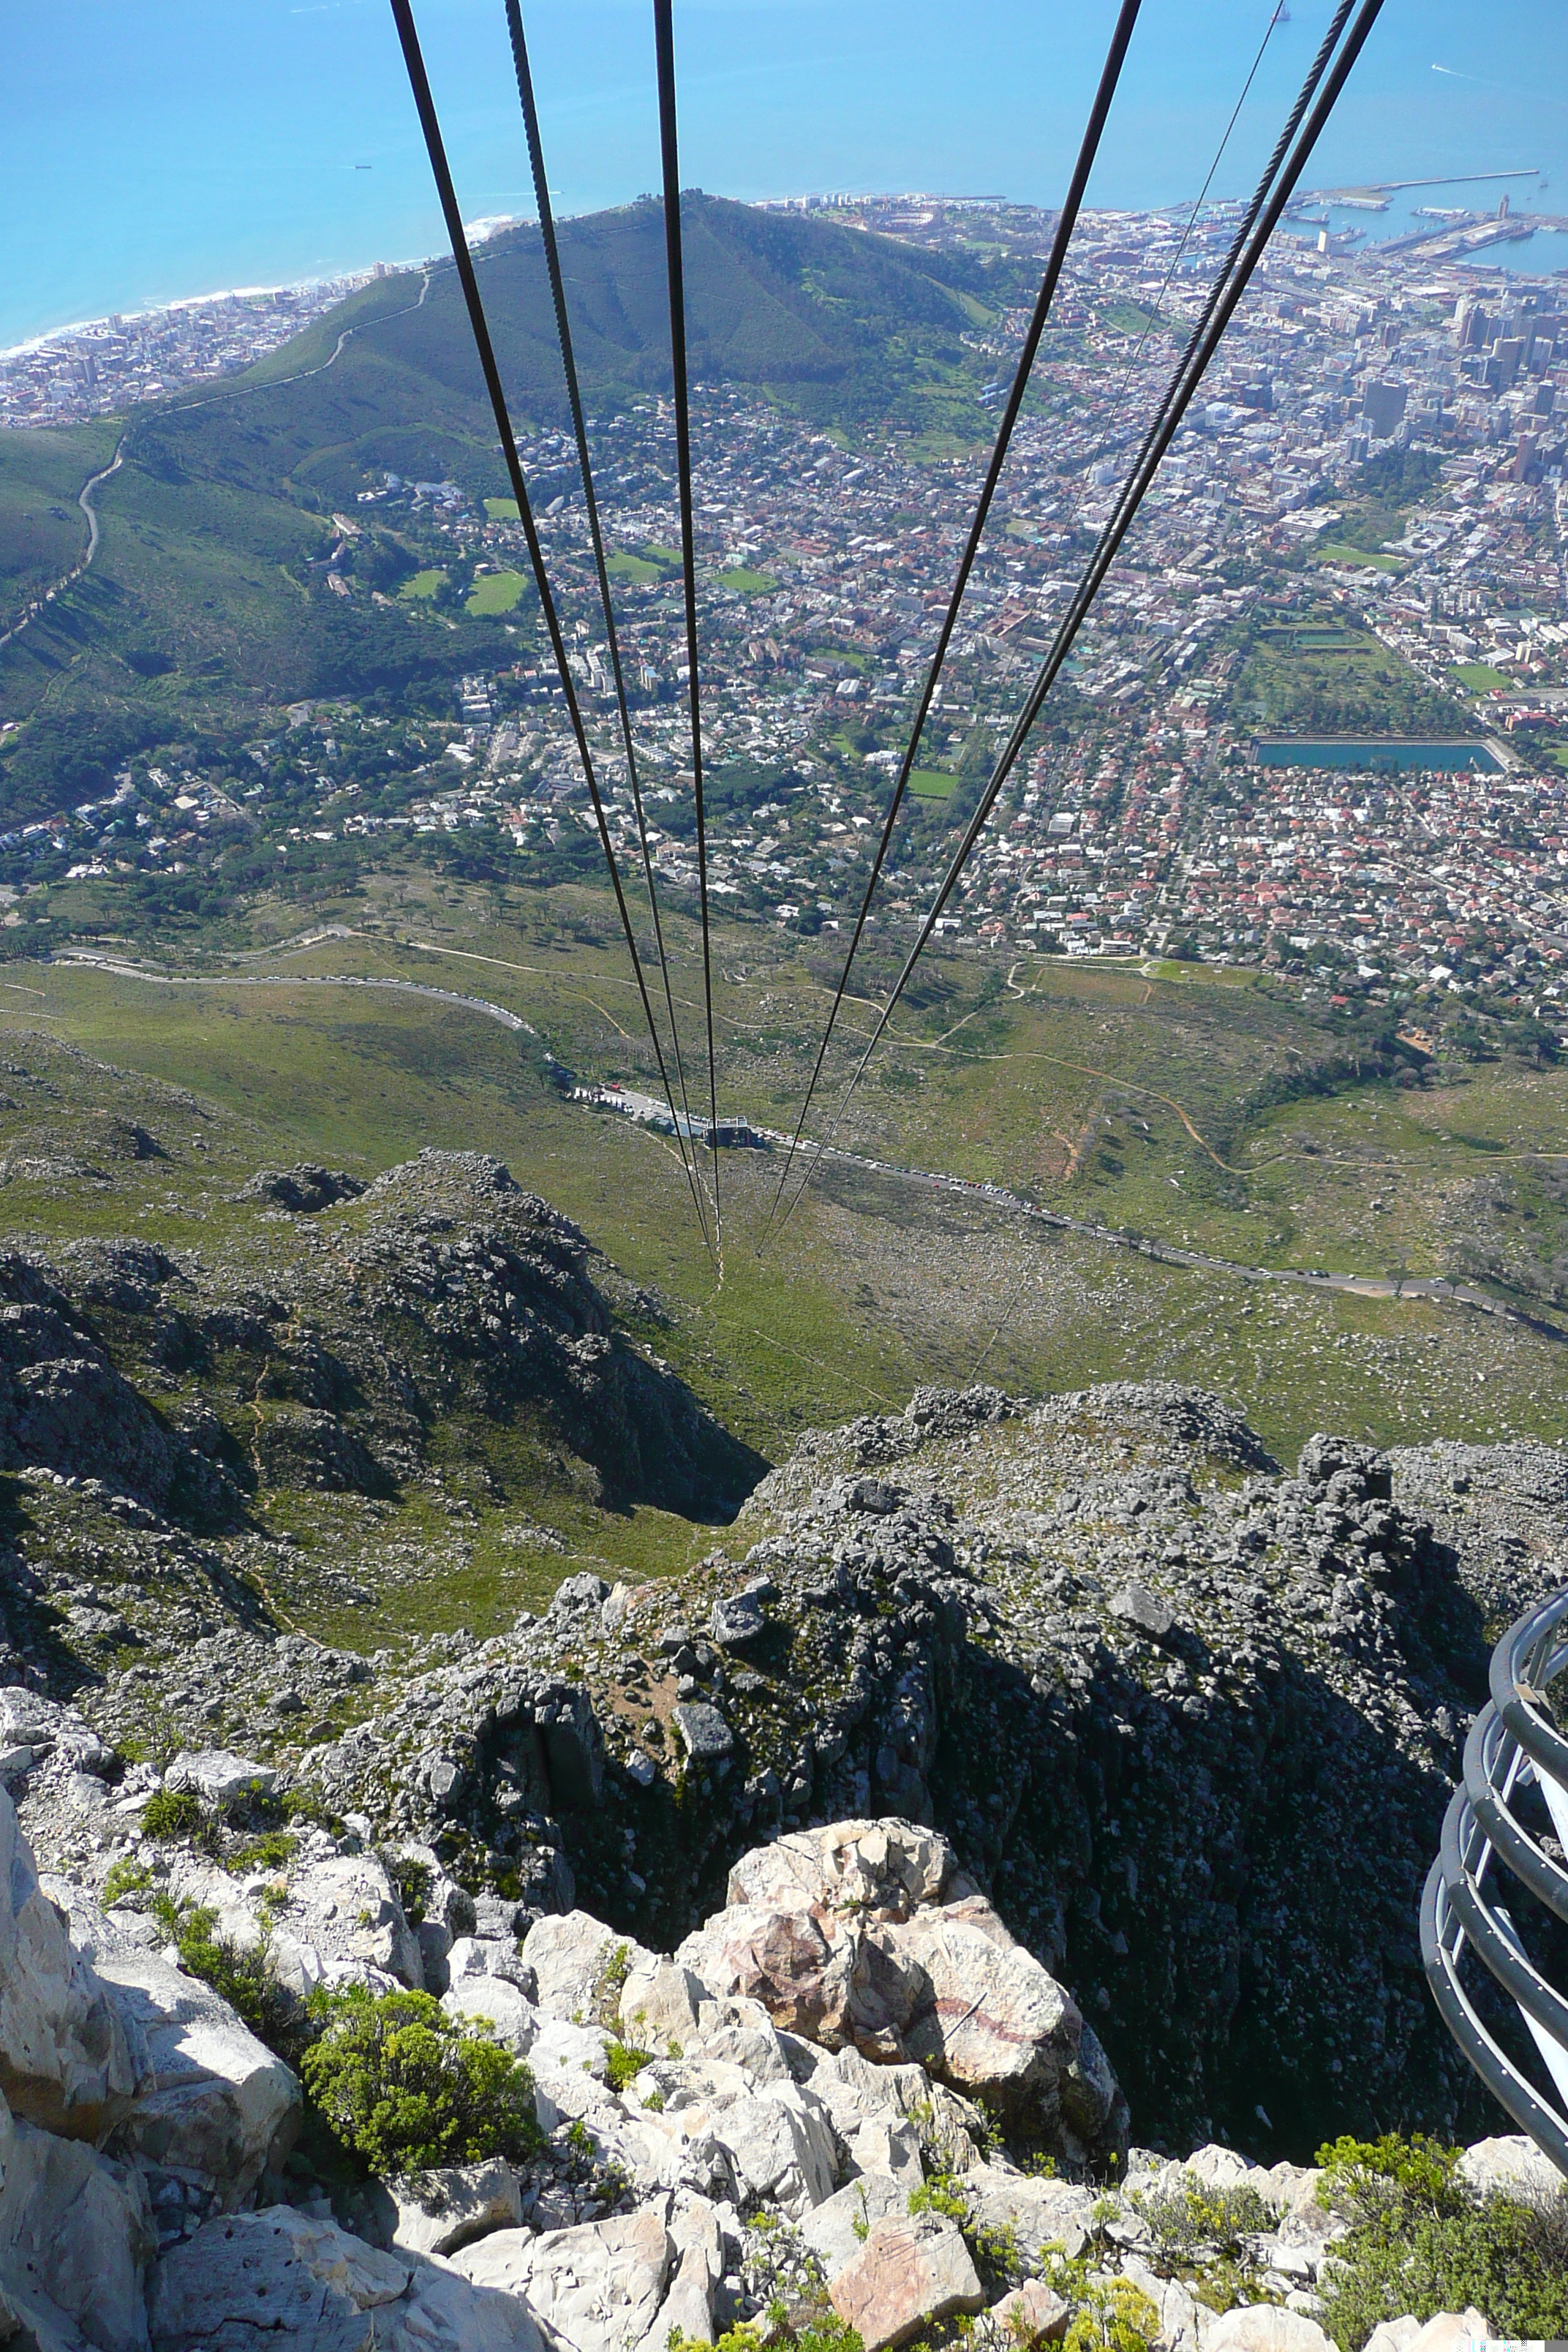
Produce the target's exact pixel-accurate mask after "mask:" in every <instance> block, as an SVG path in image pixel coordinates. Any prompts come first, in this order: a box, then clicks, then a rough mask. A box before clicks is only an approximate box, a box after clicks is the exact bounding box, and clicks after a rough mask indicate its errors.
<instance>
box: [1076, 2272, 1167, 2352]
mask: <svg viewBox="0 0 1568 2352" xmlns="http://www.w3.org/2000/svg"><path fill="white" fill-rule="evenodd" d="M1159 2333H1160V2315H1159V2313H1158V2312H1157V2311H1156V2310H1155V2308H1154V2305H1153V2304H1152V2302H1151V2301H1150V2299H1149V2297H1148V2296H1147V2295H1146V2294H1144V2292H1143V2290H1142V2287H1140V2286H1134V2285H1133V2284H1132V2282H1131V2279H1124V2278H1116V2279H1110V2280H1108V2281H1107V2282H1106V2283H1105V2284H1103V2285H1101V2284H1093V2285H1091V2286H1090V2287H1089V2293H1088V2294H1087V2296H1086V2297H1085V2299H1084V2301H1083V2302H1082V2303H1081V2304H1080V2305H1079V2308H1078V2310H1077V2311H1076V2312H1075V2313H1074V2315H1073V2320H1072V2325H1071V2326H1070V2327H1069V2328H1068V2332H1067V2335H1066V2336H1065V2337H1064V2339H1063V2343H1064V2347H1065V2352H1149V2347H1150V2346H1151V2345H1152V2343H1153V2341H1154V2338H1155V2336H1158V2334H1159Z"/></svg>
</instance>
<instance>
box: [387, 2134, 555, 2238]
mask: <svg viewBox="0 0 1568 2352" xmlns="http://www.w3.org/2000/svg"><path fill="white" fill-rule="evenodd" d="M387 2186H388V2189H389V2190H390V2193H391V2195H392V2198H393V2201H394V2202H395V2205H396V2207H397V2226H396V2228H395V2230H394V2231H393V2233H392V2242H393V2247H394V2249H395V2252H398V2253H404V2254H449V2253H453V2252H456V2250H457V2249H458V2247H459V2246H467V2245H469V2244H471V2243H472V2242H473V2241H474V2240H475V2239H476V2238H485V2237H488V2236H489V2233H490V2231H492V2230H514V2229H516V2228H517V2227H518V2225H519V2224H520V2223H521V2220H522V2198H521V2192H520V2191H519V2189H518V2185H517V2176H516V2174H515V2173H514V2172H513V2171H512V2168H511V2167H510V2164H504V2163H502V2161H501V2159H500V2158H499V2157H493V2158H491V2159H490V2161H489V2163H488V2164H454V2165H443V2166H442V2167H441V2168H439V2169H437V2170H436V2171H432V2172H425V2173H421V2174H420V2175H419V2176H418V2178H417V2179H415V2180H395V2181H389V2182H388V2184H387Z"/></svg>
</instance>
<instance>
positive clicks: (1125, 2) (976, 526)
mask: <svg viewBox="0 0 1568 2352" xmlns="http://www.w3.org/2000/svg"><path fill="white" fill-rule="evenodd" d="M1140 5H1141V0H1122V5H1121V13H1120V14H1119V16H1117V19H1116V26H1115V29H1114V31H1113V32H1112V34H1111V37H1110V48H1109V49H1108V50H1107V52H1106V58H1105V64H1104V66H1103V68H1101V71H1100V84H1099V87H1098V88H1097V89H1096V91H1095V94H1094V103H1093V105H1092V106H1091V108H1090V109H1089V121H1088V122H1087V124H1086V125H1085V127H1084V134H1083V139H1082V142H1081V144H1080V145H1079V153H1078V162H1077V163H1076V164H1075V165H1074V167H1073V175H1072V178H1071V180H1070V181H1069V182H1068V192H1067V194H1066V196H1065V197H1064V198H1063V200H1062V209H1061V212H1060V213H1059V215H1058V219H1057V226H1056V230H1055V233H1054V234H1053V236H1052V238H1051V247H1050V252H1049V253H1048V255H1047V259H1046V271H1045V276H1044V277H1043V278H1041V280H1040V290H1039V293H1038V294H1037V296H1036V298H1035V308H1034V312H1033V315H1032V316H1031V318H1030V320H1029V327H1028V332H1027V333H1026V336H1025V338H1024V348H1023V350H1022V352H1020V353H1019V356H1018V364H1017V366H1016V368H1015V370H1014V372H1013V386H1012V390H1011V391H1010V392H1009V393H1008V395H1007V404H1006V406H1005V408H1004V410H1003V412H1002V421H1001V423H1000V425H998V426H997V428H996V440H995V444H994V447H993V449H992V452H991V457H990V462H989V464H988V465H987V466H986V468H985V478H984V482H983V483H982V485H981V490H980V497H979V499H978V500H977V502H976V505H975V509H974V517H973V521H972V522H971V524H970V527H969V536H968V538H967V539H966V541H964V547H963V555H962V556H961V557H960V559H959V565H958V572H957V576H956V578H955V580H954V582H953V586H952V594H951V595H950V597H949V598H948V604H947V610H946V612H945V613H944V614H942V628H941V630H940V631H939V633H938V635H937V641H936V650H935V652H934V653H933V654H932V656H931V665H930V667H929V668H928V670H927V672H926V681H925V686H924V688H922V690H921V698H920V707H919V709H917V710H916V712H915V719H914V726H913V728H912V730H910V741H909V749H908V750H907V751H905V753H904V756H903V758H902V760H901V761H900V763H899V772H898V777H897V780H896V782H894V785H893V790H892V793H891V795H890V797H889V802H888V809H887V814H886V815H885V817H884V818H883V820H882V830H881V834H880V836H879V840H878V843H877V849H876V855H875V856H873V858H872V860H871V871H870V875H869V877H868V880H867V884H866V888H865V891H864V894H863V895H862V898H861V900H860V910H859V912H858V915H857V916H856V918H855V928H854V930H853V931H852V932H851V934H850V939H849V948H848V952H847V955H846V956H845V959H844V968H843V970H842V971H841V972H840V973H839V975H838V985H837V988H836V989H835V990H834V992H833V1003H832V1005H831V1007H830V1008H829V1011H828V1015H827V1021H826V1026H825V1027H824V1029H823V1033H822V1042H821V1044H820V1045H819V1046H818V1047H817V1052H816V1062H815V1063H814V1065H813V1066H812V1072H811V1077H810V1080H809V1082H808V1084H807V1086H806V1089H805V1101H804V1102H803V1103H802V1105H801V1110H800V1117H799V1118H798V1119H797V1120H796V1122H795V1133H794V1135H793V1136H792V1137H791V1139H790V1144H789V1149H788V1150H787V1151H786V1152H785V1154H784V1166H783V1168H782V1169H781V1170H780V1171H779V1181H778V1187H777V1190H776V1191H775V1192H774V1193H773V1202H772V1204H771V1206H770V1207H769V1210H768V1216H767V1223H766V1224H765V1225H764V1226H763V1234H762V1238H761V1240H760V1241H759V1242H758V1244H757V1247H758V1248H759V1250H760V1249H762V1248H763V1246H764V1244H766V1241H767V1237H768V1234H769V1232H770V1231H771V1230H772V1227H773V1218H774V1216H775V1215H776V1214H777V1213H778V1205H779V1202H780V1201H781V1200H782V1199H783V1198H784V1186H785V1185H786V1184H787V1182H788V1181H789V1171H790V1169H791V1167H792V1165H793V1164H794V1160H795V1151H796V1149H797V1147H798V1146H799V1143H800V1139H801V1136H802V1134H803V1133H804V1131H805V1122H806V1119H807V1118H808V1117H809V1115H810V1111H811V1106H812V1103H813V1101H814V1100H815V1098H816V1088H817V1082H818V1080H819V1079H820V1077H821V1076H822V1066H823V1063H824V1061H825V1060H826V1055H827V1048H828V1045H829V1044H830V1042H831V1040H832V1036H833V1032H834V1028H835V1025H836V1024H837V1019H838V1015H839V1013H840V1011H841V1010H842V1008H843V1003H844V997H845V992H846V991H847V988H848V985H849V973H850V969H851V967H852V966H853V964H854V961H855V958H856V955H857V953H858V950H859V946H860V940H861V935H862V933H863V932H864V930H865V929H866V919H867V917H868V915H869V913H870V911H871V901H872V898H874V897H875V895H876V890H877V885H878V883H879V881H880V879H881V876H882V867H883V865H884V864H885V862H886V859H887V856H888V850H889V846H890V845H891V842H892V838H893V827H894V825H895V824H897V823H898V817H899V811H900V808H901V807H902V806H903V801H904V794H905V793H906V791H907V790H908V787H909V781H910V775H911V774H912V773H913V771H914V764H915V758H916V754H917V753H918V751H919V750H920V741H921V733H922V732H923V730H924V728H925V723H926V720H927V719H928V718H929V716H930V714H931V700H932V698H933V696H934V695H935V692H936V688H937V681H938V679H939V678H940V677H941V676H942V664H943V662H944V661H945V660H946V658H947V649H948V646H949V644H950V643H951V641H952V633H953V630H954V629H955V628H956V627H957V625H958V615H959V610H960V608H961V606H962V605H963V595H964V591H965V589H966V588H967V587H968V585H969V575H970V573H971V572H972V571H973V568H974V562H975V558H976V557H977V555H978V554H979V552H980V541H981V539H982V536H983V535H984V530H985V523H986V519H987V517H988V516H989V514H990V512H991V502H992V499H994V496H995V493H996V485H997V482H998V481H999V480H1000V478H1001V474H1002V467H1003V463H1004V461H1005V457H1006V455H1007V449H1008V445H1009V443H1010V442H1011V440H1012V438H1013V428H1014V426H1015V425H1016V423H1017V421H1018V413H1019V411H1020V409H1021V408H1022V407H1023V404H1024V394H1025V392H1026V389H1027V387H1028V382H1029V375H1030V372H1031V371H1032V369H1033V367H1034V364H1035V357H1036V354H1037V352H1038V350H1039V347H1040V338H1041V337H1042V335H1043V334H1044V333H1045V331H1046V321H1047V319H1048V318H1049V316H1050V310H1051V304H1052V301H1053V300H1054V299H1055V297H1056V290H1057V284H1058V279H1059V278H1060V277H1061V274H1062V267H1063V264H1064V263H1065V261H1066V259H1067V251H1068V245H1069V244H1070V243H1071V241H1072V234H1073V230H1074V229H1075V227H1076V226H1077V225H1078V216H1079V207H1080V206H1081V205H1082V203H1083V197H1084V191H1085V189H1086V188H1087V187H1088V185H1089V173H1090V172H1091V170H1092V169H1093V167H1094V159H1095V157H1096V155H1097V154H1098V152H1099V151H1100V138H1101V135H1102V134H1103V132H1104V130H1105V123H1106V118H1107V116H1108V115H1109V114H1110V102H1111V100H1112V99H1113V98H1114V96H1115V94H1116V86H1117V83H1118V82H1119V81H1120V79H1121V68H1122V65H1123V62H1124V61H1125V58H1126V56H1127V47H1128V43H1129V42H1130V41H1131V38H1132V28H1133V26H1134V25H1135V24H1136V23H1137V21H1138V11H1139V8H1140Z"/></svg>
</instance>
